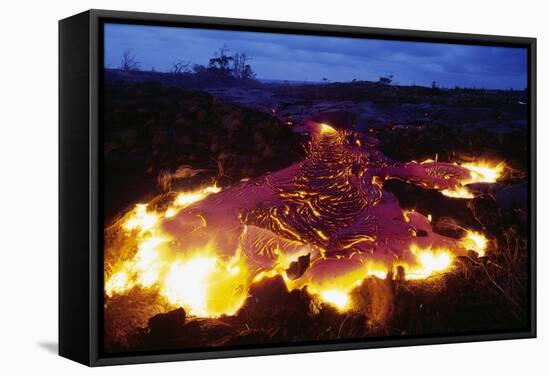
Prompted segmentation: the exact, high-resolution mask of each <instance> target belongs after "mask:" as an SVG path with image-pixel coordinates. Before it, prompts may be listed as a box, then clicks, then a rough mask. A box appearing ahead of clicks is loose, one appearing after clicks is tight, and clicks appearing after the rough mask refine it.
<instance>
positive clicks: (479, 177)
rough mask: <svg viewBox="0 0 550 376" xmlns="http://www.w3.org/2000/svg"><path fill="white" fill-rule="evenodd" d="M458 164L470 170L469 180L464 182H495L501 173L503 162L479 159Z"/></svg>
mask: <svg viewBox="0 0 550 376" xmlns="http://www.w3.org/2000/svg"><path fill="white" fill-rule="evenodd" d="M460 166H461V167H464V168H467V169H468V170H470V175H471V181H469V182H468V183H466V184H471V183H495V182H496V181H497V180H498V179H499V178H500V176H501V175H502V172H503V171H504V167H505V164H504V162H499V163H497V164H494V163H491V162H486V161H479V162H475V163H464V164H461V165H460Z"/></svg>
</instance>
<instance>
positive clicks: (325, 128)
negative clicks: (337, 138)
mask: <svg viewBox="0 0 550 376" xmlns="http://www.w3.org/2000/svg"><path fill="white" fill-rule="evenodd" d="M320 125H321V134H331V133H336V129H334V128H333V127H331V126H330V125H328V124H326V123H321V124H320Z"/></svg>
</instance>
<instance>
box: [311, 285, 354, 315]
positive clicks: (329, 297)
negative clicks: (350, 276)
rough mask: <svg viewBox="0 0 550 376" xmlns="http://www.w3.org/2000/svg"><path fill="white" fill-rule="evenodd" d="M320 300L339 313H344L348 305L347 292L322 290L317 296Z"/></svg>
mask: <svg viewBox="0 0 550 376" xmlns="http://www.w3.org/2000/svg"><path fill="white" fill-rule="evenodd" d="M319 296H320V298H321V299H322V300H323V301H324V302H326V303H329V304H331V305H333V306H335V307H336V308H338V309H339V310H340V311H345V310H346V308H348V306H349V304H350V298H349V295H348V293H347V292H345V291H342V290H323V291H321V293H320V294H319Z"/></svg>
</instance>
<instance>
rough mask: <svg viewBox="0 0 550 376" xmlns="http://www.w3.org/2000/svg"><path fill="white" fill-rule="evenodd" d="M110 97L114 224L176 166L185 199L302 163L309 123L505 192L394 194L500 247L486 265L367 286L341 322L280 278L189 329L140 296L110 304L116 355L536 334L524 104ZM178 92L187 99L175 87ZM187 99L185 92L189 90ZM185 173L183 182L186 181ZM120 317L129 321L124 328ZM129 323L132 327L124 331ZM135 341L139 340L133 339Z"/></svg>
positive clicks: (278, 96)
mask: <svg viewBox="0 0 550 376" xmlns="http://www.w3.org/2000/svg"><path fill="white" fill-rule="evenodd" d="M110 78H111V79H110V80H108V81H106V84H105V95H104V103H105V112H104V171H105V184H104V198H105V220H106V223H109V221H110V220H111V219H112V218H113V217H115V216H116V215H117V214H118V213H120V212H121V211H122V210H123V209H124V208H126V207H128V206H129V205H131V204H134V203H135V202H138V201H145V200H148V199H150V198H152V197H154V196H156V195H158V194H159V193H161V192H162V191H163V189H164V188H165V187H164V188H163V185H162V184H160V183H159V179H158V178H159V175H162V173H163V172H164V173H166V171H168V172H169V173H170V174H174V173H175V172H176V170H177V169H178V168H179V167H182V166H184V168H188V169H189V170H185V171H188V173H187V174H183V175H185V176H187V177H181V178H175V179H174V181H173V184H174V185H175V186H176V188H182V189H183V188H190V187H193V186H194V185H199V184H204V183H206V182H213V181H214V179H217V181H218V183H219V184H221V185H222V186H223V185H229V184H231V183H234V182H236V181H239V180H240V179H242V178H250V177H254V176H258V175H261V174H264V173H266V172H268V171H275V170H278V169H280V168H282V167H284V166H287V165H289V164H291V163H292V162H294V161H296V160H299V159H300V158H301V157H302V156H303V149H302V147H303V146H302V142H303V140H304V138H303V136H302V135H301V133H300V121H301V119H304V118H313V119H317V120H324V121H327V122H330V123H335V122H337V123H338V124H342V126H344V127H351V128H355V129H359V130H362V131H364V132H368V133H370V134H371V135H373V136H374V137H377V138H378V139H379V140H380V141H381V144H382V150H383V151H384V153H385V154H386V155H388V156H390V157H392V158H393V159H395V160H399V161H410V160H423V159H426V158H436V157H437V158H438V159H439V160H441V161H469V160H474V159H479V158H488V159H495V160H504V161H506V164H507V166H508V167H507V168H506V171H505V177H504V179H503V180H502V181H501V182H499V183H498V184H495V185H492V186H488V185H483V184H481V185H480V186H479V187H476V188H477V189H478V193H479V196H478V197H476V198H475V199H473V200H460V199H452V198H448V197H444V196H442V195H441V194H440V193H439V192H436V191H430V190H425V189H422V188H419V187H415V186H411V185H409V184H406V183H404V182H401V181H394V180H392V181H388V182H386V184H385V186H384V189H387V190H389V191H391V192H393V193H394V194H396V196H397V197H398V199H399V201H400V205H401V207H403V208H406V209H411V208H414V209H416V210H418V211H421V212H424V213H426V214H428V213H429V214H432V215H433V217H434V219H433V223H434V227H435V229H436V231H439V232H441V233H443V234H446V235H448V236H453V235H452V234H453V232H454V235H455V236H457V237H458V235H459V234H457V233H456V232H458V233H459V232H460V229H458V230H457V226H458V228H459V227H460V226H464V227H468V228H474V229H479V230H480V231H483V232H484V233H486V235H487V236H488V237H489V238H490V245H489V249H488V252H487V254H486V256H485V257H481V258H479V257H476V256H475V255H474V254H472V255H470V256H468V257H460V258H458V260H457V263H456V268H455V270H454V271H453V272H452V273H448V274H446V275H444V276H443V277H441V278H436V279H428V280H425V281H402V280H399V278H397V279H396V280H391V279H388V280H384V281H382V280H377V279H367V280H365V281H364V283H363V285H361V286H360V287H358V288H357V289H356V290H355V291H354V301H358V302H361V303H360V305H359V306H360V309H358V310H357V311H354V312H348V313H339V312H337V311H336V310H335V309H333V308H331V307H330V306H327V305H324V304H321V303H319V302H317V301H315V300H314V299H313V298H312V297H311V296H309V294H308V293H307V292H305V291H302V290H295V291H292V292H288V291H287V290H286V288H285V287H284V283H283V282H282V281H281V280H280V279H277V278H274V279H265V280H263V281H262V282H261V283H259V284H257V285H255V286H253V289H252V290H251V291H250V294H249V298H248V300H247V302H246V303H245V305H244V306H243V307H242V308H241V310H240V311H239V312H238V313H237V314H236V315H234V316H231V317H221V318H218V319H198V318H194V317H188V316H187V315H186V313H185V311H184V310H183V309H178V310H172V311H170V309H169V308H168V307H166V306H165V305H164V303H163V302H162V301H160V300H159V298H158V297H157V296H152V295H151V294H149V293H148V292H146V291H142V290H139V289H137V288H134V290H132V291H131V293H130V294H129V295H126V296H115V297H113V298H110V299H108V300H107V301H106V302H105V349H106V350H107V351H115V352H120V351H122V352H124V351H136V350H137V351H140V350H147V351H150V350H161V349H181V348H202V347H211V346H220V345H223V346H240V345H250V344H266V343H271V344H273V343H288V342H307V341H315V340H329V341H330V340H342V339H349V338H364V337H379V336H414V335H430V334H453V333H461V332H463V333H466V332H468V333H469V332H476V331H487V330H500V331H502V330H514V329H521V328H525V327H526V325H527V323H528V317H529V310H528V291H529V286H528V267H527V265H528V259H529V256H528V244H527V242H528V240H527V238H528V236H527V234H528V221H527V171H528V167H527V166H528V147H527V140H528V131H527V106H526V105H525V102H526V98H525V93H523V92H517V91H516V92H509V91H500V92H496V91H480V90H463V89H456V90H440V89H430V88H414V87H413V88H402V87H388V86H384V85H380V84H375V83H353V84H351V83H350V84H327V85H267V86H266V85H263V84H256V85H246V86H245V87H235V86H233V85H232V86H228V87H225V88H222V87H205V88H201V89H203V90H201V91H199V90H197V87H195V86H194V85H192V84H189V82H175V83H174V82H173V81H167V82H164V81H163V80H160V81H161V82H163V84H160V83H155V82H152V81H153V78H148V79H147V80H144V79H142V78H139V77H137V78H136V77H131V79H130V78H128V77H126V81H119V80H115V79H120V78H121V77H120V76H117V75H113V76H112V77H110ZM174 85H175V86H178V87H174ZM182 86H186V87H185V88H183V87H182ZM180 171H183V170H180ZM121 311H132V312H134V314H133V316H131V315H130V316H128V315H126V316H123V315H121V314H120V312H121ZM120 317H125V319H124V320H123V321H121V320H120ZM136 328H139V329H137V330H136Z"/></svg>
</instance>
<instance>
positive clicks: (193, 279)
mask: <svg viewBox="0 0 550 376" xmlns="http://www.w3.org/2000/svg"><path fill="white" fill-rule="evenodd" d="M244 268H245V266H244V265H239V264H238V263H237V262H230V263H224V262H223V261H221V260H219V259H218V258H216V257H215V256H214V255H208V254H207V253H205V252H198V253H197V255H196V256H192V257H191V258H190V259H188V260H184V261H174V262H173V263H172V265H171V266H170V269H169V271H168V273H167V274H166V276H165V278H164V281H163V283H162V285H163V286H162V288H161V294H162V295H163V296H164V297H166V299H168V302H169V303H170V304H172V305H174V306H182V307H184V308H185V309H186V311H187V312H188V313H190V314H191V315H196V316H203V317H217V316H220V315H222V314H228V315H231V314H233V313H235V312H236V311H237V310H238V309H239V308H240V307H241V305H242V303H243V302H244V299H245V298H246V293H245V291H244V289H242V288H241V287H242V286H243V285H245V284H246V283H247V278H248V274H247V273H246V271H245V270H244Z"/></svg>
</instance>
